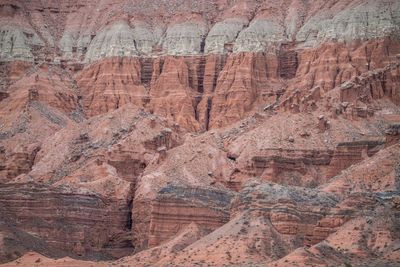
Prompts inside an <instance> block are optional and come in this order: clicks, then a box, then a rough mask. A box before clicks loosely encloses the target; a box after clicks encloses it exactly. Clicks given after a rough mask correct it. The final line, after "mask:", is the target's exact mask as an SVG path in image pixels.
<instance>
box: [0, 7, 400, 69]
mask: <svg viewBox="0 0 400 267" xmlns="http://www.w3.org/2000/svg"><path fill="white" fill-rule="evenodd" d="M304 3H305V2H304V1H300V0H294V1H293V2H292V5H291V6H289V8H288V11H287V13H286V15H285V16H286V17H285V18H282V20H276V19H271V18H265V17H263V16H257V15H256V16H255V18H254V19H252V21H247V19H246V18H243V17H238V18H234V17H233V18H227V19H223V20H221V21H219V22H216V23H215V24H214V25H207V24H206V22H205V20H204V21H203V20H199V19H196V20H193V21H190V20H189V21H184V22H180V23H171V24H169V25H167V26H165V25H162V26H154V25H152V26H150V25H148V24H146V23H144V22H143V23H142V22H134V23H132V22H131V23H130V22H128V21H125V20H120V21H116V22H113V23H111V24H106V26H103V27H100V29H95V26H93V25H91V26H90V27H89V28H90V29H89V30H87V31H84V32H80V31H79V30H77V31H74V30H71V29H66V30H65V31H64V32H63V33H62V36H61V39H60V40H59V42H58V46H59V51H60V52H61V57H62V58H65V59H75V60H78V61H80V60H83V61H84V62H85V63H90V62H94V61H97V60H100V59H102V58H106V57H114V56H142V55H145V56H156V55H160V54H164V55H198V54H202V53H206V54H210V53H227V52H231V51H232V50H233V52H235V53H236V52H265V51H269V50H271V49H274V47H277V44H279V43H282V42H291V41H295V42H296V43H297V45H298V46H300V47H315V46H318V45H319V44H321V43H323V42H327V41H338V42H350V41H352V40H369V39H375V38H382V37H386V36H391V37H399V36H400V1H394V0H389V1H372V0H369V1H360V2H355V3H354V4H352V5H350V6H348V7H346V8H345V9H344V10H343V11H341V12H339V13H337V12H336V13H335V12H334V11H332V10H331V9H324V10H321V12H318V13H317V14H316V15H313V16H311V17H307V8H306V5H305V4H304ZM76 19H78V18H76ZM79 23H81V22H79ZM11 25H12V24H11ZM164 27H165V28H164ZM42 37H43V33H42ZM47 39H48V38H46V40H47ZM47 43H49V44H50V45H54V44H53V43H52V42H47ZM44 45H46V44H45V43H44V42H43V41H42V40H41V37H39V35H38V34H37V33H36V32H35V30H34V29H25V28H24V29H21V28H20V27H18V26H10V25H8V26H5V25H3V26H0V48H1V50H0V60H1V61H10V60H24V61H33V58H34V52H35V49H38V47H42V46H44Z"/></svg>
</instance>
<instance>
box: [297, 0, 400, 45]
mask: <svg viewBox="0 0 400 267" xmlns="http://www.w3.org/2000/svg"><path fill="white" fill-rule="evenodd" d="M399 10H400V3H399V2H398V1H389V2H387V3H386V2H385V3H384V2H381V1H365V2H363V3H356V4H353V5H352V6H351V7H350V8H347V9H345V10H343V11H341V12H339V13H337V14H332V13H329V12H327V13H325V14H324V13H323V14H321V15H317V16H314V17H311V18H310V19H309V20H308V21H307V22H306V23H305V24H304V26H303V27H302V28H301V29H300V30H299V32H298V34H297V36H296V40H297V41H299V42H305V45H307V46H314V45H316V44H318V43H321V42H324V41H327V40H336V41H339V42H349V41H352V40H357V39H360V40H368V39H375V38H380V37H383V36H387V35H392V36H399V33H400V29H399V21H400V11H399Z"/></svg>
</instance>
